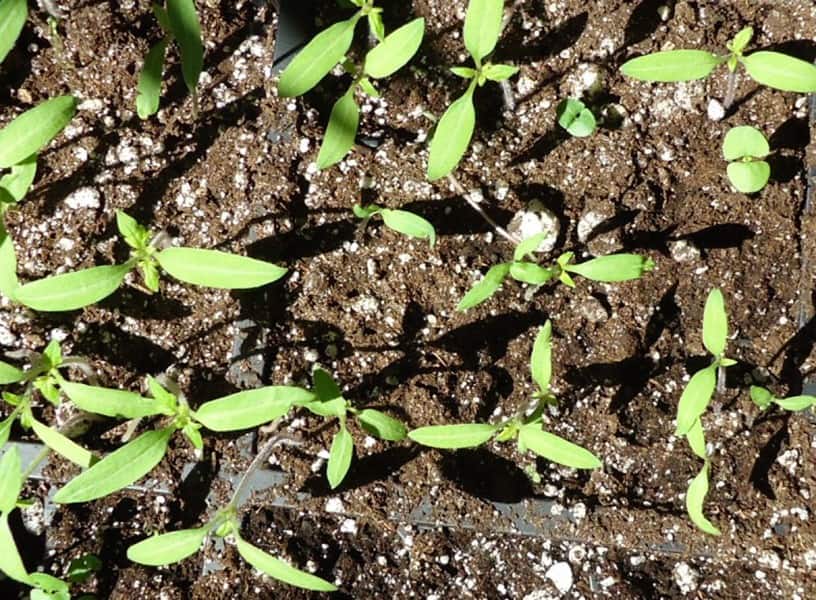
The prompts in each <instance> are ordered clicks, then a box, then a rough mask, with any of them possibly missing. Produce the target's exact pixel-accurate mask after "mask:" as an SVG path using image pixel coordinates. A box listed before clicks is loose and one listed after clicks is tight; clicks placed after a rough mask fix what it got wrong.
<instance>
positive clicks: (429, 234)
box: [352, 204, 436, 248]
mask: <svg viewBox="0 0 816 600" xmlns="http://www.w3.org/2000/svg"><path fill="white" fill-rule="evenodd" d="M352 211H353V212H354V215H355V216H356V217H358V218H360V219H362V220H363V223H362V226H363V227H365V226H366V225H367V224H368V221H369V220H370V219H371V217H373V216H375V215H379V216H380V217H382V220H383V223H385V226H386V227H388V228H389V229H392V230H394V231H396V232H397V233H401V234H403V235H407V236H408V237H415V238H420V239H423V240H428V242H429V243H430V244H431V248H433V246H434V244H435V243H436V230H435V229H434V226H433V225H431V223H429V222H428V221H427V220H426V219H423V218H422V217H420V216H419V215H415V214H414V213H412V212H409V211H407V210H399V209H393V208H385V207H383V206H377V205H376V204H369V205H368V206H360V205H359V204H355V205H354V206H353V207H352Z"/></svg>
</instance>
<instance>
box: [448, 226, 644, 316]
mask: <svg viewBox="0 0 816 600" xmlns="http://www.w3.org/2000/svg"><path fill="white" fill-rule="evenodd" d="M547 235H548V234H547V232H543V233H539V234H536V235H534V236H532V237H529V238H527V239H525V240H523V241H522V242H520V243H519V244H518V245H517V246H516V249H515V251H514V252H513V261H512V262H508V263H500V264H498V265H493V266H492V267H490V269H489V270H488V271H487V273H486V274H485V276H484V278H483V279H482V280H481V281H479V282H478V283H476V284H475V285H474V286H473V287H472V288H470V291H468V293H467V294H465V296H464V297H463V298H462V299H461V300H460V301H459V304H458V305H457V307H456V309H457V310H462V311H464V310H468V309H469V308H473V307H474V306H477V305H479V304H481V303H482V302H484V301H485V300H487V299H488V298H490V297H491V296H492V295H493V294H495V293H496V292H497V291H498V290H499V288H500V287H501V285H502V283H503V282H504V280H505V279H506V278H507V276H508V275H509V276H510V277H512V278H513V279H515V280H516V281H520V282H522V283H527V284H529V285H534V286H540V285H544V284H545V283H547V282H548V281H550V280H553V279H557V280H559V281H561V282H562V283H564V284H565V285H568V286H569V287H575V282H574V281H573V279H572V276H571V274H572V273H574V274H577V275H581V276H582V277H585V278H587V279H590V280H592V281H600V282H606V283H613V282H620V281H629V280H632V279H639V278H640V277H642V276H643V274H644V273H647V272H649V271H651V270H652V269H653V268H654V262H652V260H651V259H650V258H648V257H644V256H640V255H638V254H609V255H606V256H599V257H597V258H593V259H590V260H588V261H586V262H583V263H578V264H570V261H571V260H572V259H573V256H574V254H573V253H572V252H565V253H564V254H562V255H561V256H559V257H558V258H557V259H556V261H555V262H554V263H553V264H552V265H550V266H548V267H542V266H541V265H539V264H538V263H535V262H530V261H528V260H526V257H527V256H530V257H532V258H533V259H534V258H535V257H534V255H533V253H534V252H535V251H536V249H537V248H538V246H539V245H540V244H541V242H542V241H543V240H544V239H545V238H546V237H547Z"/></svg>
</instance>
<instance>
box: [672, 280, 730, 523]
mask: <svg viewBox="0 0 816 600" xmlns="http://www.w3.org/2000/svg"><path fill="white" fill-rule="evenodd" d="M727 340H728V315H727V313H726V311H725V300H724V299H723V295H722V292H720V290H718V289H713V290H711V292H710V293H709V295H708V298H707V299H706V303H705V308H704V310H703V345H704V346H705V347H706V350H708V351H709V352H710V353H711V354H712V356H713V360H712V361H711V364H710V365H709V366H707V367H706V368H704V369H701V370H699V371H697V372H696V373H695V374H694V375H693V376H692V377H691V379H690V380H689V382H688V384H687V385H686V388H685V389H684V390H683V393H682V395H681V396H680V402H679V404H678V405H677V427H676V429H675V432H674V434H675V435H676V436H685V437H686V440H688V443H689V446H690V447H691V450H692V451H693V452H694V454H696V455H697V456H698V457H699V458H702V459H703V461H705V462H704V464H703V468H702V469H701V470H700V472H699V473H698V474H697V476H696V477H695V478H694V479H693V480H692V482H691V484H689V487H688V490H687V491H686V510H687V512H688V514H689V517H690V518H691V520H692V522H693V523H694V524H695V525H696V526H697V527H699V528H700V529H701V530H703V531H704V532H706V533H709V534H711V535H720V530H719V529H717V528H716V527H715V526H714V525H713V524H712V523H711V521H709V520H708V519H707V518H706V517H705V516H704V515H703V502H704V501H705V497H706V494H708V472H709V469H710V466H711V461H710V459H709V458H708V453H707V452H706V444H705V437H704V431H703V424H702V421H701V417H702V415H703V413H705V411H706V409H707V408H708V404H709V402H711V397H712V396H713V394H714V389H715V387H716V385H717V377H718V375H719V373H720V372H721V369H722V368H725V367H730V366H732V365H734V364H736V361H735V360H733V359H731V358H727V357H726V356H725V346H726V342H727Z"/></svg>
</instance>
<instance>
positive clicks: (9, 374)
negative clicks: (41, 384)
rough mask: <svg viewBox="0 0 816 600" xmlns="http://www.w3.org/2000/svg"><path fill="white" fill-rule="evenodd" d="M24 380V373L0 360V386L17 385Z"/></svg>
mask: <svg viewBox="0 0 816 600" xmlns="http://www.w3.org/2000/svg"><path fill="white" fill-rule="evenodd" d="M23 379H25V372H24V371H23V370H21V369H18V368H17V367H15V366H14V365H10V364H8V363H7V362H3V361H2V360H0V385H8V384H10V383H17V382H18V381H22V380H23Z"/></svg>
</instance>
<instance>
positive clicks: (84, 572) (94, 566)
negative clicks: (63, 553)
mask: <svg viewBox="0 0 816 600" xmlns="http://www.w3.org/2000/svg"><path fill="white" fill-rule="evenodd" d="M101 570H102V561H101V560H99V557H98V556H96V555H95V554H83V555H82V556H80V557H79V558H75V559H74V560H72V561H71V563H70V564H69V565H68V580H69V581H70V582H71V583H85V582H86V581H88V579H90V578H91V575H93V574H94V573H97V572H99V571H101Z"/></svg>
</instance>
